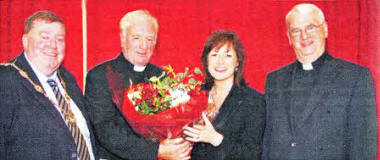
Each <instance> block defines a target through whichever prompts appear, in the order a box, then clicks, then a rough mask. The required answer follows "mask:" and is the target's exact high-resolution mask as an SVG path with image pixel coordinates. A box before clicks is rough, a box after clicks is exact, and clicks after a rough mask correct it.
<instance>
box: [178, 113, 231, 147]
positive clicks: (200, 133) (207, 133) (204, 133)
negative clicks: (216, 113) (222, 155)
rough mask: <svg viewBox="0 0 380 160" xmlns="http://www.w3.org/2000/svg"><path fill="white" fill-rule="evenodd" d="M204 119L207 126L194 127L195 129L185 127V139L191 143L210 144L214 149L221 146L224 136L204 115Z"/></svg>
mask: <svg viewBox="0 0 380 160" xmlns="http://www.w3.org/2000/svg"><path fill="white" fill-rule="evenodd" d="M202 119H203V121H204V122H205V125H194V126H193V127H189V126H185V127H184V132H183V133H184V134H185V135H186V136H187V137H186V138H185V139H186V140H188V141H190V142H205V143H210V144H212V145H213V146H214V147H217V146H219V145H220V144H221V143H222V141H223V135H222V134H220V133H219V132H217V131H216V130H215V128H214V126H213V125H212V123H211V122H210V121H209V120H208V118H207V117H206V114H205V113H203V114H202Z"/></svg>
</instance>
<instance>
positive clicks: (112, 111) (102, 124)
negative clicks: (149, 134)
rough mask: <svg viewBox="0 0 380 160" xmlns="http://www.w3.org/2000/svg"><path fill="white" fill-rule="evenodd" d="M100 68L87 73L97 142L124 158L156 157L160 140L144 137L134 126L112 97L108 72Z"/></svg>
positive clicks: (86, 96)
mask: <svg viewBox="0 0 380 160" xmlns="http://www.w3.org/2000/svg"><path fill="white" fill-rule="evenodd" d="M97 71H98V72H91V71H90V72H89V74H88V75H87V80H86V81H87V82H86V90H85V98H86V102H87V108H88V109H87V110H88V112H89V116H90V120H91V123H92V125H93V130H94V135H95V139H96V141H97V142H96V144H97V146H101V147H102V148H104V149H106V150H107V151H109V152H112V153H113V154H115V155H117V156H118V157H120V158H123V159H152V160H153V159H156V158H157V151H158V143H154V142H151V141H148V140H145V139H142V138H140V137H139V136H138V135H137V134H136V133H135V132H134V131H133V130H132V128H131V127H130V126H129V125H128V123H127V121H126V120H125V119H124V117H123V116H122V113H121V112H120V111H119V109H118V108H117V107H116V105H115V104H114V103H113V101H112V98H111V91H110V89H109V88H108V85H107V80H106V76H105V73H104V72H101V71H100V70H97ZM99 71H100V72H99ZM103 71H104V70H103ZM100 158H101V157H100Z"/></svg>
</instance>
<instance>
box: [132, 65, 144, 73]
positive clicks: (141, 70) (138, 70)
mask: <svg viewBox="0 0 380 160" xmlns="http://www.w3.org/2000/svg"><path fill="white" fill-rule="evenodd" d="M145 67H146V66H138V65H134V66H133V70H134V71H136V72H143V71H144V70H145Z"/></svg>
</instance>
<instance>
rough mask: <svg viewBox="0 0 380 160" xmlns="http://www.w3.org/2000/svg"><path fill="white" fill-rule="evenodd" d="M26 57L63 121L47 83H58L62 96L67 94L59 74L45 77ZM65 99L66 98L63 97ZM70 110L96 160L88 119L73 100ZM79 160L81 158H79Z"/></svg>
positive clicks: (89, 150)
mask: <svg viewBox="0 0 380 160" xmlns="http://www.w3.org/2000/svg"><path fill="white" fill-rule="evenodd" d="M24 55H25V58H26V61H28V63H29V65H30V66H31V67H32V70H33V71H34V73H35V74H36V75H37V78H38V80H39V81H40V83H41V84H42V88H43V89H44V90H45V92H46V94H47V96H48V97H49V99H51V100H53V101H54V103H55V104H54V106H55V108H56V109H57V110H58V112H59V113H60V115H61V117H62V120H63V115H62V113H61V110H60V109H59V108H58V105H56V104H58V102H57V98H56V97H55V94H54V92H53V89H52V88H51V87H50V85H49V84H48V83H47V80H48V79H52V80H54V81H55V82H56V83H57V86H58V89H59V91H60V92H61V94H62V95H65V94H66V91H65V89H64V88H63V87H62V84H61V82H60V81H59V78H58V76H57V72H54V73H53V75H52V76H50V77H47V76H45V75H44V74H43V73H41V72H40V71H38V70H37V69H36V68H35V67H34V66H33V64H32V63H31V62H30V61H29V59H28V56H26V54H24ZM63 97H65V96H63ZM65 100H66V102H67V99H65ZM70 109H71V111H72V112H73V114H74V117H75V120H76V124H77V126H78V128H79V130H80V132H81V133H82V135H83V137H84V139H85V141H86V145H87V149H88V152H89V154H90V159H91V160H95V157H94V153H93V150H92V145H91V139H90V132H89V130H88V127H87V123H86V119H85V118H84V116H83V114H82V112H81V111H80V110H79V108H78V106H77V105H76V104H75V103H74V101H73V100H72V99H70ZM78 160H79V158H78Z"/></svg>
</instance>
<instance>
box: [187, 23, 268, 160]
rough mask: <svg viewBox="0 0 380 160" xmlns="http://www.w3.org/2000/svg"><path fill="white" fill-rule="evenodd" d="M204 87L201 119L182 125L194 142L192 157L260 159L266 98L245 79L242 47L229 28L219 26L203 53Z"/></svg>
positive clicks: (207, 42) (190, 139)
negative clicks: (205, 100) (205, 96)
mask: <svg viewBox="0 0 380 160" xmlns="http://www.w3.org/2000/svg"><path fill="white" fill-rule="evenodd" d="M202 63H203V67H204V70H205V72H206V83H205V85H203V89H205V90H206V91H207V92H208V97H209V105H208V108H207V109H206V111H205V112H204V114H203V115H202V120H201V121H200V122H198V123H196V124H194V125H193V126H186V127H184V130H185V131H184V134H185V135H186V136H187V137H186V140H188V141H191V142H194V146H193V149H192V152H191V158H192V159H259V158H260V155H261V145H262V136H263V132H264V127H265V101H264V97H263V95H262V94H261V93H259V92H257V91H256V90H253V89H252V88H250V87H248V86H247V85H246V82H245V81H244V77H243V76H244V63H245V56H244V49H243V45H242V43H241V41H240V39H239V37H238V36H237V35H236V34H235V33H234V32H232V31H225V30H219V31H216V32H214V33H212V34H211V36H210V37H209V38H208V39H207V41H206V44H205V47H204V49H203V53H202Z"/></svg>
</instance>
